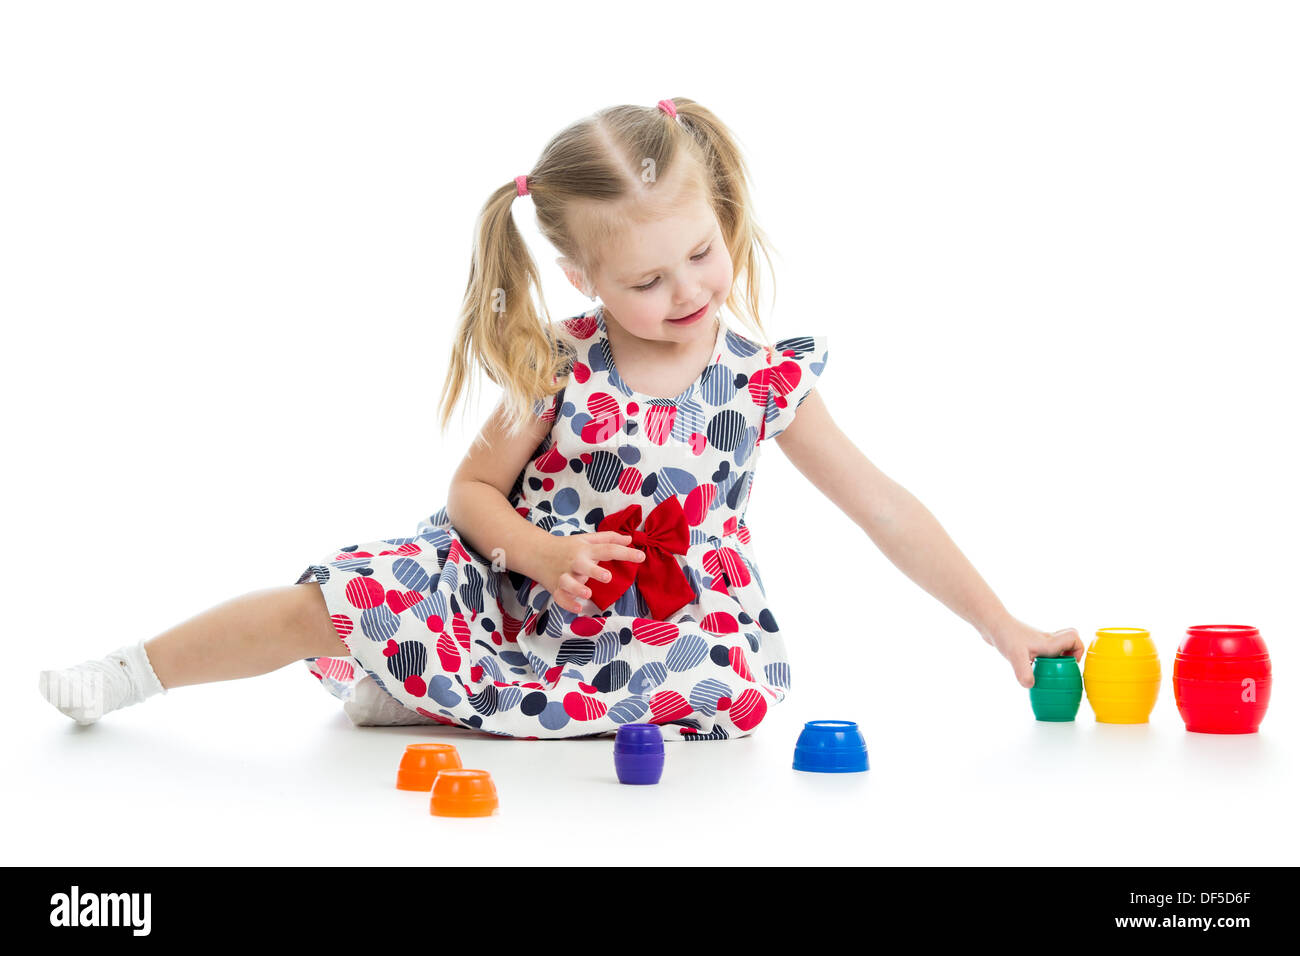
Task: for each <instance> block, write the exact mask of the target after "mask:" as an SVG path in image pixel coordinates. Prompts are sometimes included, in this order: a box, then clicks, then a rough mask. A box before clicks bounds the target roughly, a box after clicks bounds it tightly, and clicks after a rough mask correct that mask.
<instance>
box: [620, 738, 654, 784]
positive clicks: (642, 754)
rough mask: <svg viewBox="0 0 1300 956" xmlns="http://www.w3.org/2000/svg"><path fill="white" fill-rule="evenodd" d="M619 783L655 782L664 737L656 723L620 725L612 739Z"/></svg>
mask: <svg viewBox="0 0 1300 956" xmlns="http://www.w3.org/2000/svg"><path fill="white" fill-rule="evenodd" d="M614 772H615V773H616V774H618V782H619V783H633V784H646V783H658V782H659V778H660V777H661V776H663V772H664V734H663V731H662V730H660V729H659V725H658V724H624V725H623V726H622V727H620V728H618V733H617V734H616V735H615V737H614Z"/></svg>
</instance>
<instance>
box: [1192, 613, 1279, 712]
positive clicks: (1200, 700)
mask: <svg viewBox="0 0 1300 956" xmlns="http://www.w3.org/2000/svg"><path fill="white" fill-rule="evenodd" d="M1272 688H1273V665H1272V663H1271V662H1270V660H1269V657H1268V648H1267V647H1265V646H1264V639H1263V638H1261V637H1260V636H1259V628H1255V627H1248V626H1246V625H1243V624H1203V625H1200V626H1198V627H1189V628H1188V629H1187V636H1186V637H1184V638H1183V642H1182V643H1181V644H1179V645H1178V653H1177V654H1175V655H1174V701H1175V703H1177V705H1178V713H1179V715H1180V716H1181V717H1182V718H1183V723H1184V724H1186V725H1187V729H1188V730H1189V731H1191V732H1192V733H1198V734H1253V733H1255V732H1257V731H1258V730H1259V725H1260V722H1261V721H1262V720H1263V719H1264V711H1266V710H1267V709H1268V698H1269V694H1270V692H1271V691H1272Z"/></svg>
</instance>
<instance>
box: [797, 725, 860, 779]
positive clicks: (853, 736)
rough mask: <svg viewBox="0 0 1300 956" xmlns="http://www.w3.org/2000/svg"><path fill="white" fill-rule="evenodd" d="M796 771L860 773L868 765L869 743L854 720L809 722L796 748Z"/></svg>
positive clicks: (804, 726) (800, 735) (804, 727)
mask: <svg viewBox="0 0 1300 956" xmlns="http://www.w3.org/2000/svg"><path fill="white" fill-rule="evenodd" d="M794 769H795V770H803V771H808V772H812V773H858V772H861V771H863V770H867V769H870V768H869V767H868V765H867V741H866V739H865V738H864V737H863V736H862V731H860V730H858V725H857V723H855V722H854V721H852V720H810V721H808V722H807V723H805V724H804V725H803V730H802V731H801V732H800V734H799V739H798V740H797V741H795V745H794Z"/></svg>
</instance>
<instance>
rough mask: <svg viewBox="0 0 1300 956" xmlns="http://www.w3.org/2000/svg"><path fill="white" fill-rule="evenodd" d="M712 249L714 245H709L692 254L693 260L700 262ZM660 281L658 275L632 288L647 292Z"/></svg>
mask: <svg viewBox="0 0 1300 956" xmlns="http://www.w3.org/2000/svg"><path fill="white" fill-rule="evenodd" d="M712 251H713V247H712V246H709V248H707V249H705V250H704V251H703V252H701V253H700V254H699V255H698V256H691V261H692V262H699V261H700V260H701V259H703V258H704V257H705V256H707V255H708V254H709V253H710V252H712ZM658 281H659V277H658V276H655V278H654V280H653V281H651V282H647V283H646V284H645V285H634V286H632V288H634V289H636V290H637V291H638V292H647V291H649V290H650V289H653V288H654V287H655V283H657V282H658Z"/></svg>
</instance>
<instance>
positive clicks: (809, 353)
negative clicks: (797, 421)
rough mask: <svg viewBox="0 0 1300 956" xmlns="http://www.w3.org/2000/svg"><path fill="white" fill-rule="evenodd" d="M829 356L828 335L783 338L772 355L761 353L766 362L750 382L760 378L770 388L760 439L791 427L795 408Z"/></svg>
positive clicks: (819, 374)
mask: <svg viewBox="0 0 1300 956" xmlns="http://www.w3.org/2000/svg"><path fill="white" fill-rule="evenodd" d="M829 355H830V350H829V342H828V341H827V336H825V335H800V336H796V337H795V338H789V339H782V340H781V341H779V342H777V343H776V345H775V352H774V354H773V355H771V356H770V357H768V356H766V355H765V354H764V355H760V358H767V361H766V363H765V364H764V365H763V366H762V367H760V368H759V369H758V370H757V371H756V372H755V373H754V375H753V376H751V384H752V379H753V378H758V379H760V385H762V386H763V387H766V389H767V401H766V403H765V407H764V411H763V429H762V431H761V432H760V434H759V441H765V440H767V439H769V438H775V437H776V436H777V435H779V434H781V432H783V431H785V430H786V428H788V427H789V426H790V423H791V422H792V421H794V416H795V410H796V409H798V407H799V406H800V405H801V404H802V403H803V400H804V399H805V398H807V397H808V395H809V393H810V392H812V390H813V388H814V387H815V386H816V385H817V380H818V379H819V378H821V374H822V372H823V371H824V370H825V368H826V360H827V358H828V357H829ZM763 379H766V381H763Z"/></svg>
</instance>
